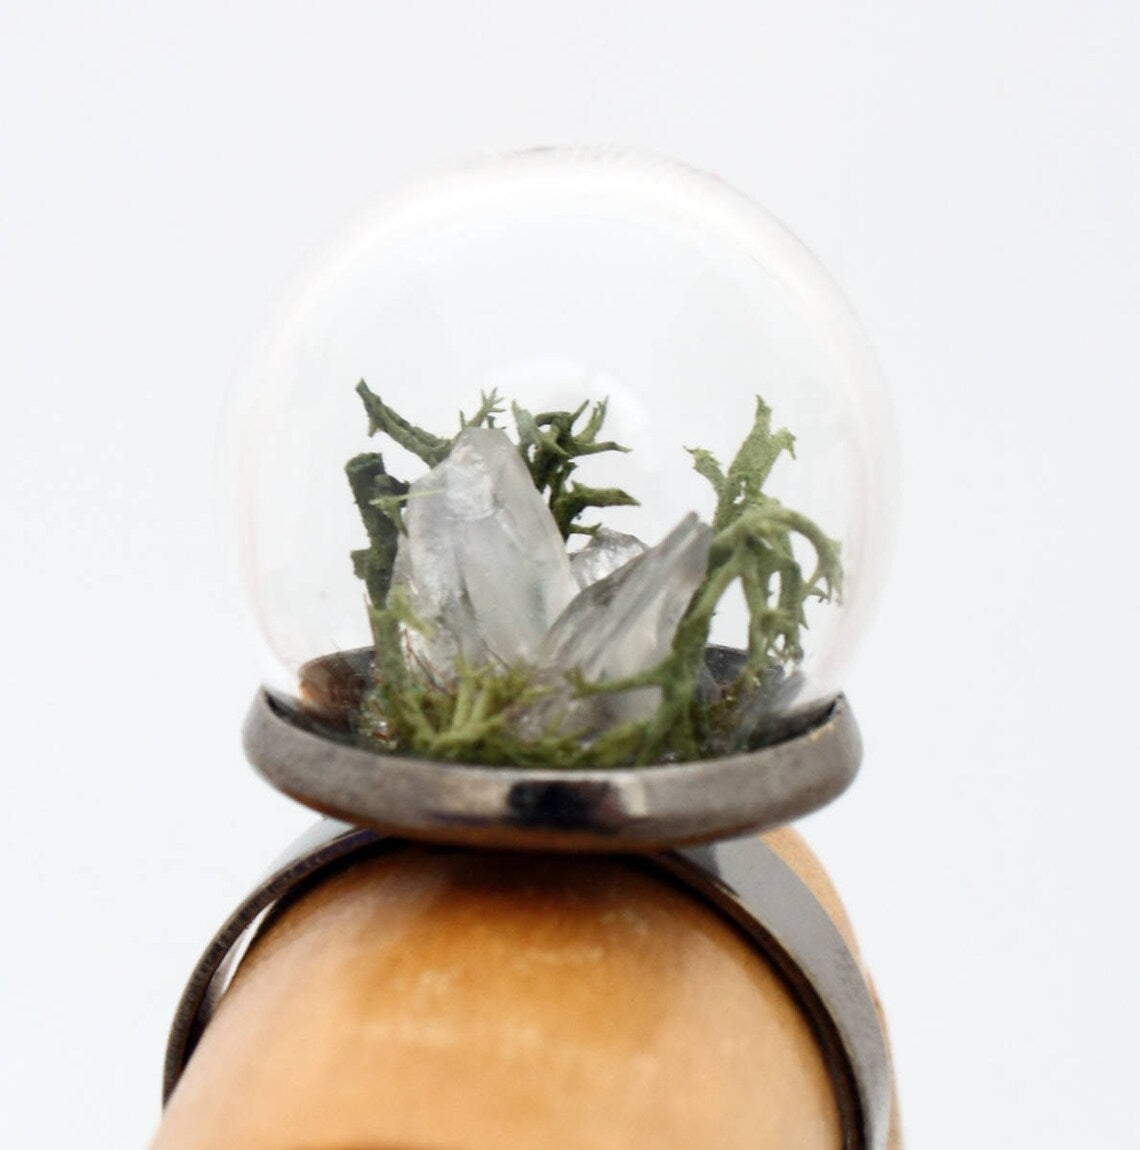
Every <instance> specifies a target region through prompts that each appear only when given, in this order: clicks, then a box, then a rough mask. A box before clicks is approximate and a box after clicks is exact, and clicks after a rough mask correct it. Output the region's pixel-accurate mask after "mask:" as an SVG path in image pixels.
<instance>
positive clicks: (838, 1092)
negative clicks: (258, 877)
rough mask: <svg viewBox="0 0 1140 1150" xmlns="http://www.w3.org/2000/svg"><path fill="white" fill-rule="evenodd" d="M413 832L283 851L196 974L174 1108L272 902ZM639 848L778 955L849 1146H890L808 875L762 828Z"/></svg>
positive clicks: (881, 1062) (882, 1047)
mask: <svg viewBox="0 0 1140 1150" xmlns="http://www.w3.org/2000/svg"><path fill="white" fill-rule="evenodd" d="M404 841H405V840H400V839H394V838H385V837H383V836H381V835H378V834H377V833H376V832H374V831H370V830H362V829H359V828H356V827H351V826H349V825H347V824H346V823H341V822H338V821H336V820H334V819H323V820H321V821H320V822H319V823H317V824H316V825H315V826H313V827H312V828H310V830H309V831H307V832H306V833H305V834H303V835H302V836H301V837H300V838H299V839H297V840H296V841H295V842H294V843H293V844H292V845H291V846H290V847H289V849H288V850H287V851H286V852H285V853H284V854H283V855H282V856H281V857H280V858H279V859H278V860H277V862H276V863H275V864H274V866H273V868H272V869H271V871H270V872H269V874H268V875H267V877H266V878H265V879H264V880H263V881H262V882H261V883H259V884H258V886H257V887H255V888H254V890H253V891H252V892H251V893H250V895H249V896H248V897H247V898H246V899H245V900H244V902H242V903H241V905H240V906H238V908H237V909H236V910H235V911H234V912H233V913H232V914H231V915H230V916H229V918H228V919H226V921H225V923H224V924H223V925H222V927H221V929H220V930H219V931H218V932H217V934H216V935H215V936H214V938H213V939H212V940H211V942H210V944H209V946H207V948H206V950H205V952H204V953H203V954H202V957H201V958H200V959H199V960H198V963H197V965H196V966H195V968H194V971H193V973H192V974H191V976H190V979H189V981H188V982H187V985H186V989H185V990H184V991H183V994H182V998H181V1000H180V1002H179V1004H178V1008H177V1010H176V1012H175V1016H174V1022H173V1024H172V1026H171V1030H170V1036H169V1039H168V1042H167V1048H166V1062H165V1070H164V1076H163V1104H164V1105H165V1103H166V1102H167V1101H168V1100H169V1098H170V1095H171V1094H172V1093H173V1091H174V1088H175V1086H176V1085H177V1084H178V1080H179V1079H180V1077H181V1076H182V1072H183V1070H184V1069H185V1067H186V1064H187V1063H188V1062H189V1060H190V1057H191V1055H192V1054H193V1053H194V1049H195V1047H196V1046H197V1044H198V1042H199V1040H200V1039H201V1037H202V1034H203V1032H204V1031H205V1029H206V1027H207V1026H208V1025H209V1022H210V1019H211V1017H212V1016H213V1013H214V1011H215V1009H216V1008H217V1005H218V1002H219V1001H220V999H221V997H222V995H223V994H224V993H225V991H226V989H227V988H228V987H229V985H230V983H231V981H232V979H233V976H234V974H235V973H236V971H237V968H238V966H239V965H240V963H241V961H242V959H243V958H244V957H245V954H246V952H247V951H248V949H249V947H250V945H251V944H252V942H253V941H254V939H255V938H256V936H257V933H258V931H259V929H260V928H261V926H262V924H263V923H264V922H265V920H266V918H267V917H268V916H269V915H270V914H271V912H272V911H273V910H274V908H275V907H277V906H279V905H281V904H282V902H283V900H284V899H286V898H287V897H288V896H289V895H290V894H291V893H293V892H294V891H296V890H297V888H298V887H299V886H300V885H301V884H302V883H303V882H305V881H306V880H308V879H310V878H312V877H313V876H315V875H317V874H319V873H321V872H322V871H325V870H327V869H329V868H330V867H332V866H334V865H336V864H337V863H340V862H343V861H344V860H346V859H348V858H350V857H351V856H353V855H355V854H358V853H360V852H362V851H364V850H374V849H376V848H377V847H380V848H383V847H384V846H385V844H390V845H391V846H392V847H397V846H400V845H403V843H404ZM637 857H638V858H639V859H640V861H641V862H642V863H643V864H644V865H646V866H648V867H650V868H653V869H657V870H659V871H662V872H664V873H665V874H667V875H669V876H671V877H672V878H673V879H674V880H676V881H677V882H679V883H680V884H681V885H682V886H684V887H685V888H686V889H688V890H691V891H693V892H694V893H696V894H697V895H699V896H700V897H701V898H702V899H703V900H704V901H705V902H706V903H708V904H710V905H711V906H712V907H714V908H715V909H716V910H717V911H719V912H720V913H721V914H722V915H723V916H724V917H726V918H727V919H728V920H729V921H730V922H732V923H733V924H734V925H735V926H736V927H737V929H739V930H740V931H741V932H742V933H743V934H744V935H745V936H746V937H747V938H748V939H749V941H750V942H752V943H753V945H755V946H756V947H757V949H758V950H760V951H761V953H763V954H764V955H765V957H766V958H768V959H769V961H770V962H771V963H772V965H773V966H774V967H775V968H776V970H777V971H778V972H779V974H780V975H781V976H782V977H783V979H784V980H785V982H786V983H787V985H788V986H789V988H790V989H791V991H792V993H793V996H794V997H795V998H796V1000H797V1002H798V1004H799V1006H800V1007H801V1009H802V1010H803V1012H804V1014H805V1016H806V1017H807V1019H808V1021H809V1023H810V1025H811V1027H812V1030H813V1032H814V1034H815V1036H816V1040H817V1042H818V1043H819V1046H820V1049H821V1051H822V1054H823V1058H824V1061H825V1064H826V1066H827V1070H828V1073H829V1075H830V1077H831V1081H832V1084H833V1088H834V1090H835V1096H836V1099H837V1102H838V1105H839V1112H840V1119H841V1123H842V1127H843V1136H844V1139H843V1147H844V1150H886V1147H887V1137H888V1128H889V1124H890V1109H891V1080H890V1064H889V1060H888V1056H887V1047H886V1039H885V1036H884V1034H883V1029H882V1025H881V1023H880V1021H879V1015H878V1012H877V1010H876V1009H875V1005H874V1002H873V1001H872V999H871V995H870V992H869V990H868V989H867V984H866V982H865V981H864V979H863V975H862V972H861V971H860V969H859V966H858V964H857V963H856V961H855V958H854V957H853V955H852V954H851V951H850V949H849V948H848V946H847V943H846V942H845V941H844V940H843V938H842V936H841V935H840V933H839V931H838V930H837V929H836V927H835V924H834V923H833V922H832V921H831V919H830V918H829V917H828V915H827V913H826V912H825V911H824V909H823V907H822V906H820V904H819V902H818V900H817V899H816V897H815V895H814V894H812V892H811V891H810V890H809V889H808V887H807V886H806V885H805V884H804V883H803V881H802V880H801V879H800V878H799V876H798V875H797V874H796V873H795V872H794V871H793V870H792V869H791V867H789V866H788V865H787V863H785V862H784V861H783V859H781V858H780V856H779V855H778V854H776V852H775V851H773V850H772V849H771V847H769V846H768V845H767V844H766V843H765V842H764V841H763V840H762V839H760V838H758V837H750V838H745V839H734V840H729V841H726V842H720V843H716V844H715V845H712V846H704V847H694V848H688V849H682V850H673V851H665V852H661V853H658V854H646V855H640V856H637Z"/></svg>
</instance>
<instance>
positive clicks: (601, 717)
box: [528, 514, 712, 733]
mask: <svg viewBox="0 0 1140 1150" xmlns="http://www.w3.org/2000/svg"><path fill="white" fill-rule="evenodd" d="M711 538H712V531H711V529H710V528H709V527H708V526H707V525H705V524H704V523H701V521H700V520H699V519H698V518H697V517H696V516H695V515H691V514H690V515H687V516H685V518H684V519H682V520H681V522H680V523H679V524H678V525H677V526H676V527H675V528H674V529H673V530H672V531H671V532H670V533H669V534H668V535H667V536H666V537H665V538H664V539H663V540H662V541H661V542H660V543H659V544H658V545H657V546H656V547H653V548H651V549H650V550H648V551H646V552H644V553H643V554H641V555H639V556H637V557H636V558H634V559H631V560H630V561H629V562H627V563H626V564H625V565H624V566H622V567H620V568H618V569H617V570H616V571H614V572H613V573H612V574H611V575H608V576H606V577H605V578H604V579H600V580H599V581H598V582H596V583H592V584H591V585H590V586H588V587H587V588H585V590H583V591H581V592H579V594H578V595H577V597H576V598H575V599H574V600H573V602H571V604H570V605H569V606H568V607H567V608H566V610H565V611H563V612H562V614H561V615H560V616H559V617H558V619H557V621H556V622H555V623H554V625H553V626H552V627H551V629H550V632H549V633H548V634H547V636H546V638H545V639H544V640H543V643H542V646H541V648H540V649H539V653H538V665H539V673H540V675H541V677H542V678H543V679H544V680H545V681H547V682H549V683H551V684H552V686H553V690H552V693H551V694H550V695H548V696H547V697H546V698H544V699H543V700H541V701H540V702H539V703H537V704H536V705H535V706H534V708H533V710H532V713H531V715H530V716H529V720H528V725H529V727H530V728H531V729H535V728H538V729H544V728H545V729H549V728H551V727H552V726H558V727H560V728H561V729H563V730H574V731H578V732H581V733H596V732H598V731H600V730H603V729H605V728H606V727H609V726H613V725H615V724H617V723H622V722H629V721H632V720H635V719H642V718H647V717H649V716H650V715H651V714H652V713H653V711H654V710H656V708H657V706H658V704H659V702H660V695H661V692H660V689H659V688H657V687H641V688H637V689H635V690H629V691H622V692H615V693H612V694H611V693H604V694H600V695H592V696H588V697H586V698H582V699H576V698H574V690H573V687H572V686H571V685H570V684H569V683H568V682H566V676H567V674H569V673H571V672H577V673H579V674H581V675H582V676H583V677H584V678H586V679H588V680H590V681H592V682H604V681H606V680H612V679H624V678H627V677H629V676H631V675H636V674H638V673H639V672H642V671H648V670H649V669H650V668H652V667H654V666H656V665H657V664H658V663H659V662H661V660H662V659H664V658H665V656H666V655H668V653H669V650H670V648H671V646H672V643H673V635H674V633H675V632H676V630H677V624H678V623H679V622H680V620H681V616H682V615H684V613H685V608H686V607H687V606H688V604H689V600H690V599H691V598H692V595H693V592H694V591H696V589H697V587H698V586H699V585H700V583H701V580H702V579H703V578H704V576H705V571H706V568H707V566H708V554H709V542H710V540H711Z"/></svg>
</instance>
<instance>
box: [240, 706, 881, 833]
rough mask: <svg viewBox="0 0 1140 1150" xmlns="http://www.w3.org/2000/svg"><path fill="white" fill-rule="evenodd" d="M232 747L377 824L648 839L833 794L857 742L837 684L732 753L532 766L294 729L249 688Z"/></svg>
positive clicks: (764, 824) (808, 806)
mask: <svg viewBox="0 0 1140 1150" xmlns="http://www.w3.org/2000/svg"><path fill="white" fill-rule="evenodd" d="M243 737H244V745H245V751H246V755H247V756H248V758H249V760H250V762H251V763H253V765H254V767H255V768H256V769H257V770H258V772H259V773H260V774H261V775H262V776H263V777H264V778H265V779H266V780H267V781H268V782H270V783H271V784H272V785H273V786H274V787H276V788H277V789H278V790H280V791H283V792H284V793H285V794H287V795H289V796H290V797H292V798H294V799H296V800H297V801H299V802H301V803H303V804H305V805H306V806H309V807H311V808H313V809H314V810H317V811H319V812H321V813H322V814H326V815H330V816H332V817H334V818H339V819H343V820H345V821H347V822H351V823H353V824H355V825H357V826H365V827H369V828H370V829H372V830H375V831H377V832H379V833H382V834H395V835H399V836H402V837H405V838H415V839H419V840H424V841H430V842H438V843H450V844H453V845H458V846H479V847H494V848H496V849H522V850H554V851H562V850H569V851H603V852H607V851H648V852H652V851H658V850H661V849H663V848H666V847H673V846H682V845H686V844H693V843H701V842H712V841H715V840H718V839H723V838H726V837H729V836H734V835H742V834H746V833H748V832H750V831H760V830H770V829H772V828H773V827H775V826H779V825H780V824H782V823H785V822H789V821H790V820H792V819H794V818H798V817H800V816H802V815H804V814H808V813H809V812H811V811H814V810H817V809H818V808H820V807H822V806H824V805H825V804H826V803H828V802H830V801H831V800H832V799H834V798H835V797H837V796H838V795H840V794H841V793H842V792H843V791H844V790H846V789H847V787H848V786H849V785H850V784H851V782H852V780H853V779H854V777H855V775H856V773H857V771H858V767H859V761H860V758H861V755H862V745H861V741H860V738H859V731H858V727H857V725H856V723H855V719H854V717H853V715H852V714H851V709H850V707H849V705H848V704H847V701H846V699H845V698H844V697H843V696H842V695H840V696H838V697H837V698H836V700H835V701H834V703H833V704H832V705H831V707H830V708H829V709H828V710H827V711H826V713H825V714H824V716H823V718H822V719H820V720H819V721H817V722H816V723H815V724H814V725H812V726H810V727H809V728H808V729H807V730H805V731H803V732H802V733H800V734H797V735H795V736H794V737H791V738H788V739H785V740H784V741H782V742H779V743H775V744H773V745H771V746H767V747H763V748H761V749H759V750H756V751H751V752H748V753H746V754H738V755H728V756H725V757H723V758H718V759H702V760H697V761H694V762H686V763H668V764H660V765H654V766H645V767H633V768H621V769H583V768H577V769H568V770H550V769H546V770H535V769H526V768H517V767H487V766H472V765H467V764H463V763H447V762H436V761H432V760H427V759H415V758H410V757H407V756H402V755H384V754H379V753H377V752H373V751H368V750H365V749H363V748H361V747H357V746H353V745H351V744H347V743H342V742H337V741H334V740H332V739H330V738H327V737H325V736H322V735H319V734H315V733H313V732H311V731H308V730H305V729H304V728H303V727H301V726H299V725H298V724H297V723H296V722H294V721H292V720H291V718H290V717H289V714H288V713H287V712H286V711H285V710H284V709H282V708H281V707H280V706H278V705H276V704H275V703H274V701H273V699H272V698H271V697H270V696H269V695H268V694H267V693H266V692H264V691H260V692H258V694H257V695H256V697H255V698H254V701H253V704H252V706H251V708H250V711H249V715H248V717H247V719H246V723H245V728H244V732H243Z"/></svg>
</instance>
